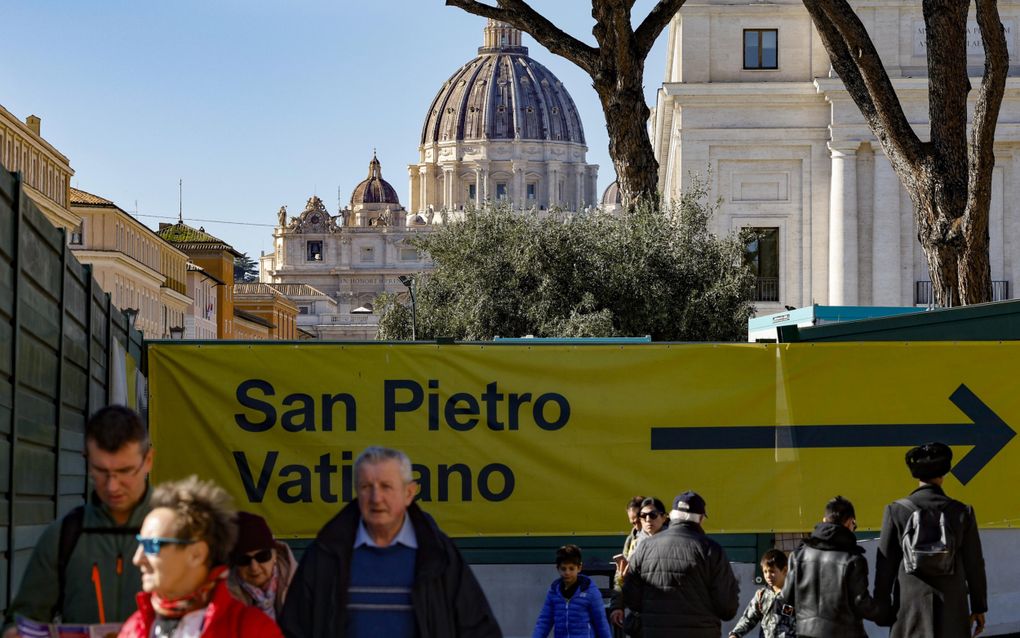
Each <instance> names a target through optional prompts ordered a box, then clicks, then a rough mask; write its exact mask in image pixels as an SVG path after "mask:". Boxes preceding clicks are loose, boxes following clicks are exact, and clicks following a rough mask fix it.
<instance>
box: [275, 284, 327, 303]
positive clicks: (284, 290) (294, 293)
mask: <svg viewBox="0 0 1020 638" xmlns="http://www.w3.org/2000/svg"><path fill="white" fill-rule="evenodd" d="M266 285H267V286H272V287H273V288H275V289H276V290H277V291H279V292H280V293H281V294H283V295H286V296H287V297H328V298H330V299H332V297H329V295H327V294H326V293H324V292H322V291H321V290H319V289H318V288H313V287H311V286H309V285H308V284H266Z"/></svg>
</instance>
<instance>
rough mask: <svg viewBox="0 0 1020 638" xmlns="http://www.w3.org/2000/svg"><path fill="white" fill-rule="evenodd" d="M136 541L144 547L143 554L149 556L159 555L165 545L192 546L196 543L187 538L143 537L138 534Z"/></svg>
mask: <svg viewBox="0 0 1020 638" xmlns="http://www.w3.org/2000/svg"><path fill="white" fill-rule="evenodd" d="M135 540H136V541H138V544H139V545H141V546H142V553H144V554H146V555H148V556H155V555H157V554H159V550H160V548H161V547H162V546H163V545H191V544H192V543H194V542H195V541H193V540H189V539H186V538H164V537H162V536H142V535H141V534H138V535H136V536H135Z"/></svg>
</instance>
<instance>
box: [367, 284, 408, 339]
mask: <svg viewBox="0 0 1020 638" xmlns="http://www.w3.org/2000/svg"><path fill="white" fill-rule="evenodd" d="M372 306H373V308H375V310H376V312H378V313H379V315H380V317H379V332H378V333H377V334H376V339H379V340H380V341H410V340H411V308H410V307H408V306H407V305H405V304H402V303H400V301H399V299H398V298H397V296H396V295H392V294H389V293H385V292H384V293H383V294H381V295H379V296H378V297H376V298H375V303H374V304H372Z"/></svg>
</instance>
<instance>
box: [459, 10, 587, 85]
mask: <svg viewBox="0 0 1020 638" xmlns="http://www.w3.org/2000/svg"><path fill="white" fill-rule="evenodd" d="M496 3H497V4H498V5H499V6H498V7H494V6H492V5H488V4H483V3H481V2H478V0H446V6H448V7H458V8H460V9H463V10H464V11H467V12H468V13H472V14H474V15H477V16H482V17H483V18H492V19H493V20H499V21H500V22H506V23H507V24H510V25H513V26H515V27H517V28H518V29H520V30H522V31H526V32H527V33H528V34H530V35H531V37H533V38H535V40H536V41H538V43H539V44H541V45H542V46H544V47H545V48H547V49H549V50H550V51H552V52H553V53H555V54H556V55H559V56H562V57H564V58H566V59H568V60H570V61H571V62H573V63H574V64H576V65H577V66H579V67H581V68H582V69H584V70H585V71H587V72H588V74H589V75H594V73H595V71H596V68H597V62H598V56H599V51H598V49H596V48H594V47H590V46H588V45H587V44H585V43H584V42H581V41H580V40H578V39H577V38H575V37H573V36H572V35H570V34H569V33H566V32H565V31H563V30H562V29H560V28H559V27H557V26H556V25H555V24H553V23H552V22H550V21H549V20H548V19H547V18H546V17H545V16H543V15H542V14H540V13H538V12H537V11H535V10H534V9H532V8H531V6H530V5H529V4H528V3H527V2H525V1H524V0H496Z"/></svg>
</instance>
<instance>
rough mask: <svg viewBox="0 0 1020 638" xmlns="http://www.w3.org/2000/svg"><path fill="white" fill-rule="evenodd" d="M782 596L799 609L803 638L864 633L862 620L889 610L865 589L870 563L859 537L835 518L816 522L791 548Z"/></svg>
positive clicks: (853, 637)
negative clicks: (795, 546)
mask: <svg viewBox="0 0 1020 638" xmlns="http://www.w3.org/2000/svg"><path fill="white" fill-rule="evenodd" d="M782 595H783V599H784V600H786V602H787V603H789V604H791V605H793V606H794V608H795V609H796V610H797V635H798V636H800V637H801V638H805V637H807V636H811V637H813V638H866V637H867V634H866V633H865V632H864V622H863V620H862V619H863V618H867V619H868V620H875V621H877V620H880V619H882V618H884V617H885V614H887V613H888V610H887V608H886V607H883V606H882V605H881V604H880V603H878V602H877V601H876V600H874V599H873V598H872V597H871V596H870V595H869V593H868V563H867V561H866V560H865V559H864V550H863V549H861V548H860V547H859V546H858V545H857V537H856V536H854V533H853V532H851V531H850V530H849V529H847V528H845V527H843V526H842V525H836V524H834V523H819V524H818V525H815V529H814V531H813V532H811V536H810V537H809V538H808V539H807V540H806V541H804V544H803V545H801V546H800V548H799V549H798V550H797V551H796V552H794V554H793V557H792V558H791V559H790V571H789V573H788V574H787V576H786V583H785V584H784V585H783V594H782Z"/></svg>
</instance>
